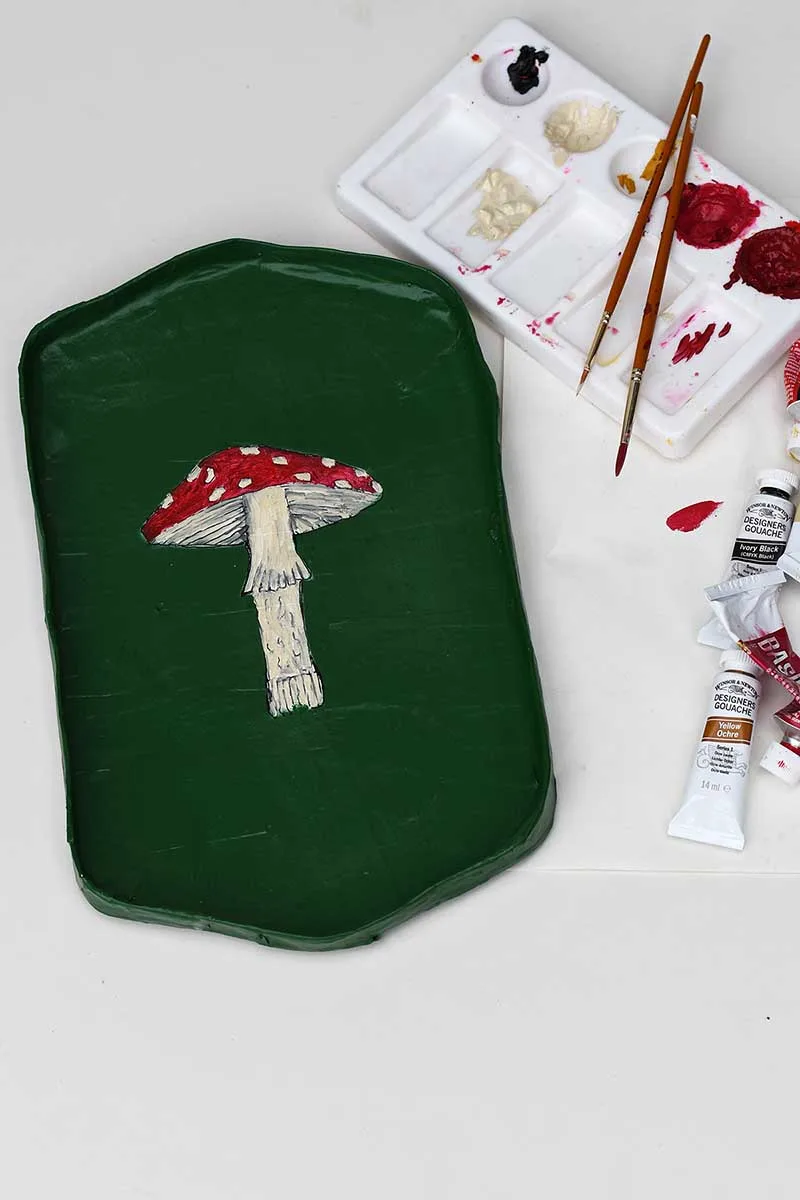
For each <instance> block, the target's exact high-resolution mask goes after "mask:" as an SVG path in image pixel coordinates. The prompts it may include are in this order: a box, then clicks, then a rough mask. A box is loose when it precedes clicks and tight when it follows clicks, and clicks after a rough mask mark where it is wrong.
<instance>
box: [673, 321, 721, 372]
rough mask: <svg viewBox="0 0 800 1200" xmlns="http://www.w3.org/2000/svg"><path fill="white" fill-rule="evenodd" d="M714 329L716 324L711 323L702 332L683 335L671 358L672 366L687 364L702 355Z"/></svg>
mask: <svg viewBox="0 0 800 1200" xmlns="http://www.w3.org/2000/svg"><path fill="white" fill-rule="evenodd" d="M729 328H730V326H729ZM715 329H716V324H715V323H714V322H713V321H712V322H711V324H710V325H706V327H705V329H703V330H700V329H698V330H697V331H696V332H695V333H685V334H684V335H683V337H682V338H681V340H680V341H679V342H678V349H677V350H676V351H675V353H674V354H673V356H672V362H673V365H675V364H676V363H680V362H688V361H689V359H690V358H694V356H695V355H696V354H702V352H703V351H704V350H705V348H706V346H707V345H708V343H709V342H710V341H711V338H712V335H713V333H714V330H715Z"/></svg>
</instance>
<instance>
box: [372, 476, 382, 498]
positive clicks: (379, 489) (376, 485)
mask: <svg viewBox="0 0 800 1200" xmlns="http://www.w3.org/2000/svg"><path fill="white" fill-rule="evenodd" d="M372 490H373V492H377V494H378V495H379V496H380V494H381V492H382V491H383V488H382V487H381V485H380V484H379V483H378V481H377V479H373V481H372Z"/></svg>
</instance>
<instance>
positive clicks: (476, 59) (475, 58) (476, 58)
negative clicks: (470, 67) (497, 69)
mask: <svg viewBox="0 0 800 1200" xmlns="http://www.w3.org/2000/svg"><path fill="white" fill-rule="evenodd" d="M470 58H471V59H472V61H473V62H483V59H482V58H481V56H480V54H471V55H470Z"/></svg>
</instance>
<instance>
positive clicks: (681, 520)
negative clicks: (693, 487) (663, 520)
mask: <svg viewBox="0 0 800 1200" xmlns="http://www.w3.org/2000/svg"><path fill="white" fill-rule="evenodd" d="M721 504H722V501H721V500H698V501H697V503H696V504H689V505H687V506H686V508H679V509H678V511H677V512H674V513H672V515H671V516H669V517H667V528H668V529H673V530H674V531H675V532H676V533H693V532H694V530H695V529H699V528H700V526H701V525H702V524H703V522H704V521H707V520H708V518H709V517H713V515H714V513H715V512H716V511H717V509H718V508H719V507H720V505H721Z"/></svg>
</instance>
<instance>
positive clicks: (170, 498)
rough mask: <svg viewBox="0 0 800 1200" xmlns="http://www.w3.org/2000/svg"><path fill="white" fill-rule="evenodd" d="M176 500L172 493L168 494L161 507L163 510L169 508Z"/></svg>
mask: <svg viewBox="0 0 800 1200" xmlns="http://www.w3.org/2000/svg"><path fill="white" fill-rule="evenodd" d="M174 499H175V497H174V496H173V495H172V492H167V494H166V496H165V497H164V499H163V500H162V501H161V507H162V508H169V506H170V504H172V501H173V500H174Z"/></svg>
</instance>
